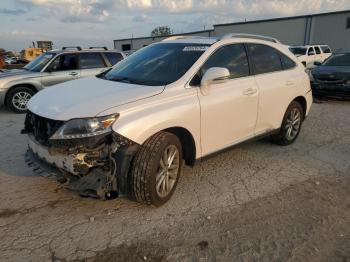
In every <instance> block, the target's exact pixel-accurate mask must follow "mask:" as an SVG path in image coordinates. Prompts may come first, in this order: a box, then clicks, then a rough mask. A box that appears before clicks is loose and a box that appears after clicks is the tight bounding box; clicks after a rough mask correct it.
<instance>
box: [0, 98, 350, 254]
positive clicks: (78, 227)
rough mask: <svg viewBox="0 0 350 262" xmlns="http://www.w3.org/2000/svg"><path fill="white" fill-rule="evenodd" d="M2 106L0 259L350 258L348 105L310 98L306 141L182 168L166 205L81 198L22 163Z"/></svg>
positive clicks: (22, 145) (264, 145) (261, 144)
mask: <svg viewBox="0 0 350 262" xmlns="http://www.w3.org/2000/svg"><path fill="white" fill-rule="evenodd" d="M23 121H24V115H16V114H13V113H11V112H9V111H7V110H6V109H4V108H2V109H0V154H1V158H0V199H1V201H0V261H74V260H85V261H113V260H114V261H144V260H147V261H162V260H163V261H227V260H234V261H285V260H290V261H300V260H301V261H350V251H349V250H350V161H349V160H350V104H349V103H348V102H336V101H327V102H322V103H320V104H314V105H313V108H312V111H311V114H310V115H309V117H308V119H307V120H306V121H305V122H304V125H303V129H302V131H301V134H300V136H299V138H298V140H297V141H296V142H295V143H294V144H293V145H291V146H288V147H280V146H276V145H273V144H271V143H269V142H268V141H267V140H262V141H257V142H252V143H247V144H243V145H240V146H237V147H235V148H232V149H230V150H226V151H225V152H222V153H220V154H218V155H216V156H213V157H211V158H209V159H206V160H205V161H202V162H201V161H199V162H198V163H197V165H196V166H195V167H194V168H193V169H192V168H188V167H185V168H184V172H183V175H182V177H181V178H180V181H179V184H178V187H177V190H176V191H175V193H174V195H173V197H172V198H171V200H170V201H169V202H168V203H167V204H165V205H164V206H162V207H160V208H154V207H147V206H144V205H140V204H137V203H134V202H131V201H129V200H127V199H123V198H119V199H114V200H110V201H100V200H95V199H90V198H81V197H79V196H77V195H75V194H74V193H72V192H69V191H67V190H66V189H63V188H60V186H59V184H58V183H56V182H54V181H51V180H49V179H47V178H44V177H40V176H37V175H36V174H34V173H32V171H31V170H30V169H29V168H27V166H26V165H25V162H24V152H25V150H26V137H25V136H24V135H21V134H20V130H21V128H22V126H23Z"/></svg>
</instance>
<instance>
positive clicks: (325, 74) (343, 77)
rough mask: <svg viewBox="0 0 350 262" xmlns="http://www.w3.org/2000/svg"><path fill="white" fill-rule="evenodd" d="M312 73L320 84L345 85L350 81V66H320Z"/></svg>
mask: <svg viewBox="0 0 350 262" xmlns="http://www.w3.org/2000/svg"><path fill="white" fill-rule="evenodd" d="M311 73H312V76H313V77H314V78H315V79H316V80H318V81H320V82H334V83H343V82H347V81H349V80H350V66H319V67H316V68H314V69H312V71H311Z"/></svg>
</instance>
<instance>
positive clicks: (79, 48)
mask: <svg viewBox="0 0 350 262" xmlns="http://www.w3.org/2000/svg"><path fill="white" fill-rule="evenodd" d="M67 49H77V50H79V51H81V47H80V46H64V47H62V50H67Z"/></svg>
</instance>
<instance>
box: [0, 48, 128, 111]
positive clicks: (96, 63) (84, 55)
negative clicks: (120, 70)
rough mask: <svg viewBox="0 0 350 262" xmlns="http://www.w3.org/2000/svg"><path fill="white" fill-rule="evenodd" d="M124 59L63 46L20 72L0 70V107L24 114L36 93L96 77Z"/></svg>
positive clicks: (115, 53)
mask: <svg viewBox="0 0 350 262" xmlns="http://www.w3.org/2000/svg"><path fill="white" fill-rule="evenodd" d="M124 58H125V55H124V54H123V53H122V52H120V51H117V50H108V49H107V48H106V47H101V48H100V47H90V48H89V49H81V48H80V47H63V48H62V50H52V51H49V52H46V53H43V54H42V55H40V56H39V57H37V58H36V59H35V60H33V61H32V62H30V63H29V64H27V65H26V66H25V67H24V68H23V69H16V70H7V71H0V106H1V105H3V104H5V105H6V106H8V107H9V108H10V109H11V110H13V111H14V112H17V113H24V112H26V110H27V102H28V101H29V99H30V98H31V97H32V96H33V95H34V94H35V93H36V92H38V91H39V90H41V89H43V88H45V87H48V86H51V85H55V84H58V83H62V82H66V81H70V80H75V79H78V78H81V77H86V76H94V75H97V74H100V73H102V72H104V71H105V70H107V69H108V68H110V67H111V66H113V65H114V64H116V63H118V62H119V61H120V60H122V59H124Z"/></svg>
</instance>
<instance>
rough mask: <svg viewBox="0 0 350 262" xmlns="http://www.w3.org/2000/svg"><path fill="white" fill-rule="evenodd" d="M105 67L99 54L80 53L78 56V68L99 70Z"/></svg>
mask: <svg viewBox="0 0 350 262" xmlns="http://www.w3.org/2000/svg"><path fill="white" fill-rule="evenodd" d="M101 67H105V64H104V62H103V61H102V57H101V55H100V54H99V53H81V54H80V68H81V69H89V68H101Z"/></svg>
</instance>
